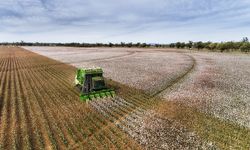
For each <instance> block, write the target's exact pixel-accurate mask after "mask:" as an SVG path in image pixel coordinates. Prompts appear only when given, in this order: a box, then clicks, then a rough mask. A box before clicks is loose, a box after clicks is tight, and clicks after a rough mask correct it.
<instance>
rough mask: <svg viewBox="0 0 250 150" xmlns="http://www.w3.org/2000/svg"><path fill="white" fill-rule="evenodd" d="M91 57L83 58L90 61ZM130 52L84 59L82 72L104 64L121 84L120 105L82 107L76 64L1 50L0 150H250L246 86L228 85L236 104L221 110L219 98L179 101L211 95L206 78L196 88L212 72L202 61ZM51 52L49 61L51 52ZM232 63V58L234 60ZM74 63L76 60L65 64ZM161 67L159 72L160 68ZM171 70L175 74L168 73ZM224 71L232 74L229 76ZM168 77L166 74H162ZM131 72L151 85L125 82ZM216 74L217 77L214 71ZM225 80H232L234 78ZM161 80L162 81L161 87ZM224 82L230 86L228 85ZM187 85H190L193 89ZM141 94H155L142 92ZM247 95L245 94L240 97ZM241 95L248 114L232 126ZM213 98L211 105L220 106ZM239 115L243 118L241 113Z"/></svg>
mask: <svg viewBox="0 0 250 150" xmlns="http://www.w3.org/2000/svg"><path fill="white" fill-rule="evenodd" d="M67 51H68V50H67ZM67 51H65V53H66V54H64V55H62V56H61V57H62V58H58V59H62V60H63V57H67V53H68V52H67ZM83 51H84V50H83ZM91 51H92V50H89V52H87V53H86V54H82V55H88V54H89V53H90V52H91ZM97 51H98V50H97ZM132 51H134V50H128V51H127V50H126V52H123V51H119V49H118V53H116V52H115V50H114V51H113V52H112V55H110V54H107V55H105V56H103V55H99V54H98V58H96V59H94V60H89V58H88V59H87V60H85V61H81V60H80V57H79V58H78V60H77V61H78V62H77V64H78V63H79V64H80V65H81V66H83V64H84V65H86V66H91V65H97V64H100V66H101V64H103V66H102V67H104V69H105V68H106V70H107V72H108V76H109V75H110V77H111V78H112V79H114V80H115V81H112V80H108V79H107V83H108V85H109V86H112V87H114V88H115V89H116V92H117V96H116V97H115V98H106V99H98V100H95V101H91V102H89V103H87V104H86V103H82V102H80V101H79V93H78V91H77V90H76V89H75V88H74V85H73V80H74V76H75V70H76V68H75V67H73V66H71V63H70V62H67V63H70V64H65V63H62V62H59V61H56V60H53V59H50V58H48V57H45V56H42V55H39V54H37V53H34V52H31V51H28V50H25V49H23V48H18V47H0V149H18V150H19V149H217V148H220V149H249V148H250V131H249V128H248V123H249V122H248V120H247V119H248V117H249V113H248V107H243V104H242V102H245V103H244V106H248V105H249V103H248V99H247V98H246V99H245V97H247V96H248V88H249V87H248V86H247V85H248V83H247V84H246V83H245V82H243V81H242V82H238V84H237V85H235V84H234V83H228V84H229V85H232V86H233V85H235V87H233V89H234V91H233V92H232V95H233V96H231V95H230V96H231V97H230V96H228V97H226V98H224V99H222V100H223V101H222V102H223V104H224V105H225V106H224V105H223V107H222V108H221V107H218V103H215V102H217V100H218V99H216V98H218V97H215V100H214V101H215V102H214V101H212V100H210V99H208V98H207V97H208V96H207V95H205V96H204V94H203V95H202V96H201V97H200V98H201V100H200V103H198V102H197V101H195V100H196V99H193V97H191V96H192V95H191V96H190V95H188V96H190V97H189V99H190V100H189V99H187V97H186V96H187V95H185V94H184V95H179V94H182V93H183V92H184V93H185V92H186V90H188V89H193V90H194V91H193V92H195V91H199V90H200V88H204V87H206V86H204V85H203V84H202V83H203V82H206V80H203V78H200V77H197V79H199V80H197V79H196V76H194V75H193V74H196V72H201V73H203V71H204V70H202V69H204V68H206V69H207V66H206V65H207V64H206V65H205V66H206V67H203V66H202V67H197V65H196V63H200V61H201V62H203V58H202V57H201V56H199V55H198V54H196V55H193V56H190V55H189V54H180V55H179V54H178V52H177V53H176V52H171V51H170V52H168V54H170V56H168V55H167V54H166V56H163V52H159V54H157V53H158V52H157V53H156V52H139V51H140V50H136V52H132ZM47 52H48V53H49V54H51V52H50V51H47ZM59 53H60V51H59ZM74 53H79V51H78V50H76V51H75V52H74ZM81 53H82V52H81ZM94 53H96V51H94ZM164 54H165V53H164ZM90 55H91V54H90ZM93 55H95V54H93ZM55 56H56V54H55ZM107 56H108V57H107ZM127 56H128V57H127ZM150 56H152V58H150ZM171 56H175V57H176V58H177V60H180V62H181V63H179V62H174V63H173V62H171V61H173V59H171ZM130 57H131V58H130ZM204 57H205V56H204ZM206 57H207V56H206ZM227 57H229V58H231V56H227ZM52 58H53V57H52ZM201 58H202V59H201ZM234 58H235V57H234ZM239 58H240V60H243V61H244V63H246V62H248V58H249V56H245V55H244V56H239ZM134 59H137V60H138V62H132V61H131V60H134ZM204 59H205V60H206V61H208V63H210V62H211V60H212V58H211V59H207V58H204ZM70 60H72V58H69V59H68V60H67V61H70ZM149 60H150V61H149ZM154 60H155V61H156V60H159V61H156V62H155V61H154ZM79 61H80V62H79ZM162 61H163V62H165V61H168V62H169V63H168V62H165V63H164V64H168V67H167V68H165V65H161V62H162ZM150 62H153V64H150ZM74 63H75V62H73V65H74ZM244 63H243V64H244ZM116 64H119V65H118V66H117V65H116ZM141 64H144V65H145V64H146V65H152V66H149V67H148V68H147V69H146V70H143V68H144V67H145V66H144V65H141ZM157 64H158V65H160V66H159V67H155V65H157ZM212 65H213V63H212ZM212 65H211V66H212ZM76 66H77V65H76ZM176 66H178V67H176ZM224 66H225V65H224ZM131 67H132V68H131ZM171 67H172V68H171ZM119 68H120V69H122V68H123V69H124V68H125V70H119ZM164 68H165V70H164ZM175 68H177V69H175ZM179 68H181V69H179ZM245 68H248V67H247V66H246V67H245ZM109 69H110V70H109ZM115 69H118V70H119V71H118V74H116V75H115V76H114V77H112V72H115ZM137 69H138V70H137ZM150 69H151V71H152V72H151V73H157V72H158V73H162V74H158V75H160V76H163V77H164V82H162V83H161V79H158V78H157V76H153V77H149V78H146V77H147V76H148V75H149V74H147V71H148V70H150ZM166 69H169V70H170V71H169V70H167V71H166ZM206 69H205V72H206V71H207V70H206ZM224 69H225V70H226V71H228V70H227V68H224ZM163 70H164V72H161V71H163ZM229 70H230V69H229ZM244 70H247V69H244ZM244 70H243V71H242V72H241V73H242V74H246V72H244ZM122 71H124V72H125V73H124V72H122ZM133 71H134V72H133ZM209 71H211V70H209ZM130 72H131V73H132V74H133V75H136V74H138V73H141V76H140V77H142V78H143V80H145V79H148V81H152V82H150V83H148V82H145V81H142V80H140V77H138V78H136V79H135V80H133V81H130V80H121V79H124V78H126V77H127V75H128V74H130ZM172 72H174V73H172ZM229 72H230V71H229ZM144 73H145V74H144ZM212 73H214V72H213V71H212ZM227 74H228V75H230V73H227ZM122 75H123V76H122ZM196 75H197V76H199V75H200V74H196ZM206 75H208V77H210V76H209V75H213V74H211V72H209V74H206ZM216 75H219V72H216ZM121 76H122V77H121ZM189 76H192V77H195V79H193V78H190V79H192V80H191V81H189V80H186V78H188V79H189ZM200 76H202V75H200ZM206 77H207V76H206ZM126 79H129V78H126ZM156 79H158V80H157V81H155V80H156ZM182 80H184V81H182ZM200 80H201V81H202V82H201V81H200ZM225 80H226V79H225ZM117 81H118V82H117ZM153 81H155V82H153ZM212 81H213V80H212ZM222 81H223V82H224V80H222ZM226 81H227V80H226ZM186 82H187V83H186ZM189 82H191V83H190V84H188V83H189ZM192 82H195V83H192ZM214 82H217V81H214ZM158 83H161V85H160V86H158V87H156V88H155V86H154V85H155V84H158ZM182 83H184V84H182ZM180 85H184V86H183V87H182V86H180ZM196 85H199V86H196ZM205 85H207V84H205ZM209 85H210V84H209ZM219 85H221V84H219ZM243 85H246V86H243ZM141 86H142V87H143V86H148V87H150V88H148V89H143V88H138V87H141ZM189 86H191V88H189ZM192 86H195V87H192ZM169 87H170V88H169ZM217 87H218V88H220V90H221V91H220V92H221V93H222V91H223V90H225V88H224V87H221V86H218V85H217V84H212V86H211V87H208V88H207V87H206V90H205V91H208V93H209V92H214V91H212V90H211V89H216V88H217ZM239 87H240V88H239ZM152 88H153V90H152ZM182 88H183V89H182ZM242 89H244V90H243V91H242ZM178 90H179V92H178ZM210 90H211V91H210ZM240 90H241V95H242V97H243V98H242V99H238V103H237V105H238V106H242V107H240V109H242V110H245V111H242V112H239V113H238V114H237V115H238V116H241V118H237V119H236V121H235V122H231V121H232V120H230V117H229V120H226V119H227V118H226V117H225V116H233V115H235V113H233V114H232V113H230V112H227V111H223V110H227V109H224V108H228V109H230V108H231V107H233V106H231V105H232V104H235V102H234V101H228V100H231V99H233V98H235V97H234V96H235V95H236V94H235V93H237V92H238V91H240ZM147 92H149V93H147ZM234 92H235V93H234ZM159 93H161V94H163V97H165V98H166V99H163V97H160V95H158V94H159ZM169 93H170V94H169ZM189 93H192V91H189ZM214 93H215V92H214ZM198 96H200V95H198ZM198 96H196V98H197V97H198ZM203 96H204V97H203ZM212 96H213V95H211V96H210V97H209V98H214V97H212ZM185 100H186V101H185ZM192 100H194V101H192ZM226 102H228V103H226ZM207 103H208V104H209V105H207ZM198 104H200V105H198ZM229 105H230V106H231V107H229ZM201 106H202V107H201ZM206 106H208V108H207V109H206V110H205V112H204V111H203V110H201V109H203V108H204V107H206ZM235 108H236V110H237V107H235ZM217 111H219V112H220V113H221V114H218V117H217V116H216V115H217V114H216V112H217ZM213 113H214V114H215V115H213ZM242 114H244V115H242ZM223 115H224V116H223ZM215 116H216V117H215ZM221 118H222V119H221ZM223 118H224V119H223ZM225 118H226V119H225ZM240 122H242V126H241V125H239V124H240Z"/></svg>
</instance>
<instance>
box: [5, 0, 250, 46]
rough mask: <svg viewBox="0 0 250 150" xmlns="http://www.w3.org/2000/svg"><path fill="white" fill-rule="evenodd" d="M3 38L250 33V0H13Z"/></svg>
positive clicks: (227, 37) (169, 39)
mask: <svg viewBox="0 0 250 150" xmlns="http://www.w3.org/2000/svg"><path fill="white" fill-rule="evenodd" d="M0 29H1V30H0V41H2V42H20V41H21V40H23V41H26V42H41V43H71V42H77V43H82V42H85V43H93V42H94V43H109V42H111V43H120V42H126V43H129V42H133V43H137V42H140V43H162V44H163V43H175V42H178V41H180V42H188V41H189V40H190V41H204V42H205V41H211V42H223V41H239V40H240V39H241V38H243V37H250V1H248V0H238V1H235V0H220V1H217V0H176V1H170V0H157V1H154V0H138V1H134V0H127V1H121V0H120V1H117V0H106V1H105V2H104V1H102V0H71V1H67V0H22V1H19V0H12V1H1V2H0Z"/></svg>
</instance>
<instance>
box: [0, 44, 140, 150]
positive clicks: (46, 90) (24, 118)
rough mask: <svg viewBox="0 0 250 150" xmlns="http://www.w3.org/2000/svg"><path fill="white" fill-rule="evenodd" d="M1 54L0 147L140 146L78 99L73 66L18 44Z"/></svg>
mask: <svg viewBox="0 0 250 150" xmlns="http://www.w3.org/2000/svg"><path fill="white" fill-rule="evenodd" d="M0 53H1V58H0V64H1V72H0V80H1V82H0V89H1V91H0V106H1V107H0V108H1V113H0V114H1V117H0V133H1V134H0V147H1V149H14V148H15V149H32V148H35V149H37V148H42V149H47V148H53V149H65V148H74V147H79V148H80V147H82V146H83V144H84V148H86V147H89V148H98V147H99V148H106V149H112V148H113V149H114V148H126V147H128V148H131V149H135V148H137V149H138V148H139V147H138V145H137V144H136V143H135V142H134V141H133V140H132V139H130V138H129V137H128V136H127V135H126V134H125V133H123V132H122V131H121V130H120V129H119V128H117V127H116V126H114V125H112V124H113V123H112V122H110V121H109V119H108V118H102V116H101V115H100V114H98V113H96V112H94V111H93V110H92V109H91V108H90V107H88V105H86V104H84V103H81V102H80V101H79V97H78V92H77V91H75V89H74V88H73V86H72V81H73V80H72V79H73V78H74V73H75V68H74V67H71V66H69V65H65V64H63V63H60V62H57V61H54V60H51V59H49V58H47V57H43V56H40V55H37V54H35V53H32V52H28V51H26V50H23V49H20V48H14V47H11V48H7V47H4V48H1V49H0ZM83 141H86V142H83Z"/></svg>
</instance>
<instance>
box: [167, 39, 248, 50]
mask: <svg viewBox="0 0 250 150" xmlns="http://www.w3.org/2000/svg"><path fill="white" fill-rule="evenodd" d="M169 47H171V48H178V49H181V48H182V49H184V48H188V49H197V50H202V49H206V50H210V51H220V52H230V51H242V52H250V42H249V40H248V38H247V37H245V38H243V39H242V40H241V41H239V42H234V41H230V42H220V43H213V42H201V41H200V42H192V41H189V42H187V43H185V42H177V43H171V44H169Z"/></svg>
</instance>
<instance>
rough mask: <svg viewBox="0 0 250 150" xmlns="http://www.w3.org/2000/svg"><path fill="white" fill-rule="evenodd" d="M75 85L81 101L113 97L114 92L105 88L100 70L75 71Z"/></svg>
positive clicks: (84, 69) (82, 69)
mask: <svg viewBox="0 0 250 150" xmlns="http://www.w3.org/2000/svg"><path fill="white" fill-rule="evenodd" d="M75 85H76V86H77V87H78V88H79V89H80V91H81V94H80V99H81V100H82V101H88V100H92V99H95V98H104V97H114V96H115V92H114V90H113V89H109V88H107V87H106V85H105V82H104V78H103V70H102V69H101V68H79V69H77V72H76V77H75Z"/></svg>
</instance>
